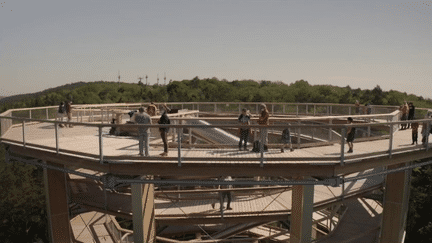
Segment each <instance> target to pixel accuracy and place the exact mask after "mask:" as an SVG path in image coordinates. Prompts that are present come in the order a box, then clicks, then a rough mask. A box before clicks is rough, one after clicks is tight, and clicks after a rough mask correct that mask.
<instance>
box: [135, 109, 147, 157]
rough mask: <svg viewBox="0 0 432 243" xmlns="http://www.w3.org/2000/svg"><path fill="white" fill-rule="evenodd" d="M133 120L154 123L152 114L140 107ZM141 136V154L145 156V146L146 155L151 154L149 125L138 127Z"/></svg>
mask: <svg viewBox="0 0 432 243" xmlns="http://www.w3.org/2000/svg"><path fill="white" fill-rule="evenodd" d="M131 121H132V122H134V123H137V124H150V125H151V124H152V122H151V118H150V116H149V115H148V114H147V113H145V112H144V108H143V107H140V108H139V110H138V112H137V113H135V114H134V115H133V116H132V118H131ZM138 137H139V155H140V156H144V146H145V156H149V134H148V128H147V127H139V128H138Z"/></svg>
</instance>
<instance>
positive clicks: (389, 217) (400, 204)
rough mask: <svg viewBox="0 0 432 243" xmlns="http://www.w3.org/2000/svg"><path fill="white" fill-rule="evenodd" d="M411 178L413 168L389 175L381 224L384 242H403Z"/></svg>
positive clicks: (390, 167)
mask: <svg viewBox="0 0 432 243" xmlns="http://www.w3.org/2000/svg"><path fill="white" fill-rule="evenodd" d="M406 165H409V163H408V164H406ZM402 166H404V164H402V165H394V166H389V167H388V169H395V168H398V167H402ZM410 180H411V170H406V171H402V172H398V173H393V174H388V175H387V179H386V185H385V194H384V208H383V218H382V224H381V239H380V242H382V243H384V242H395V243H396V242H397V243H399V242H402V239H403V235H404V231H405V226H406V217H407V213H408V202H409V193H410Z"/></svg>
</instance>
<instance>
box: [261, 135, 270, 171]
mask: <svg viewBox="0 0 432 243" xmlns="http://www.w3.org/2000/svg"><path fill="white" fill-rule="evenodd" d="M264 129H267V128H261V131H260V134H261V138H260V140H261V144H260V153H261V158H260V161H261V162H260V167H264V142H265V138H264V137H265V133H266V132H268V130H266V131H264Z"/></svg>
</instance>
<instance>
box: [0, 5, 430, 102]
mask: <svg viewBox="0 0 432 243" xmlns="http://www.w3.org/2000/svg"><path fill="white" fill-rule="evenodd" d="M11 10H12V11H11ZM431 17H432V1H418V2H407V1H399V0H377V1H374V0H352V1H345V0H319V1H303V0H302V1H300V0H298V1H290V0H284V1H282V0H280V1H272V0H265V1H264V0H262V1H253V0H193V1H192V0H172V1H165V0H157V1H142V0H141V1H132V0H123V1H118V0H117V1H112V0H86V1H81V0H75V1H57V0H56V1H54V0H39V1H34V0H13V1H10V0H9V1H8V0H3V2H2V3H1V7H0V84H1V85H0V96H8V95H14V94H20V93H31V92H36V91H41V90H44V89H47V88H51V87H55V86H59V85H63V84H67V83H73V82H77V81H95V80H110V81H115V80H117V76H118V71H119V70H120V75H121V81H123V82H128V83H136V82H138V79H137V78H138V76H145V75H148V77H149V78H148V81H149V83H151V84H153V83H155V82H156V76H157V74H158V73H159V78H160V82H163V77H164V73H165V72H166V77H167V80H170V79H173V80H183V79H191V78H193V77H195V76H198V77H200V78H211V77H217V78H219V79H224V78H225V79H227V80H230V81H231V80H235V79H239V80H242V79H254V80H270V81H283V82H285V83H288V84H289V83H292V82H295V81H296V80H299V79H304V80H307V81H308V82H309V83H310V84H332V85H337V86H342V87H344V86H347V85H349V86H351V87H352V88H362V89H373V88H374V87H375V86H376V85H380V86H381V88H382V89H383V90H386V91H387V90H390V89H394V90H399V91H402V92H407V93H414V94H416V95H422V96H424V97H428V98H432V94H431V92H432V89H431V84H432V38H431V37H432V28H431V27H432V18H431Z"/></svg>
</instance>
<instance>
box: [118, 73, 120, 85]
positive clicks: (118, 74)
mask: <svg viewBox="0 0 432 243" xmlns="http://www.w3.org/2000/svg"><path fill="white" fill-rule="evenodd" d="M118 86H119V88H120V70H119V71H118Z"/></svg>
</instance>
